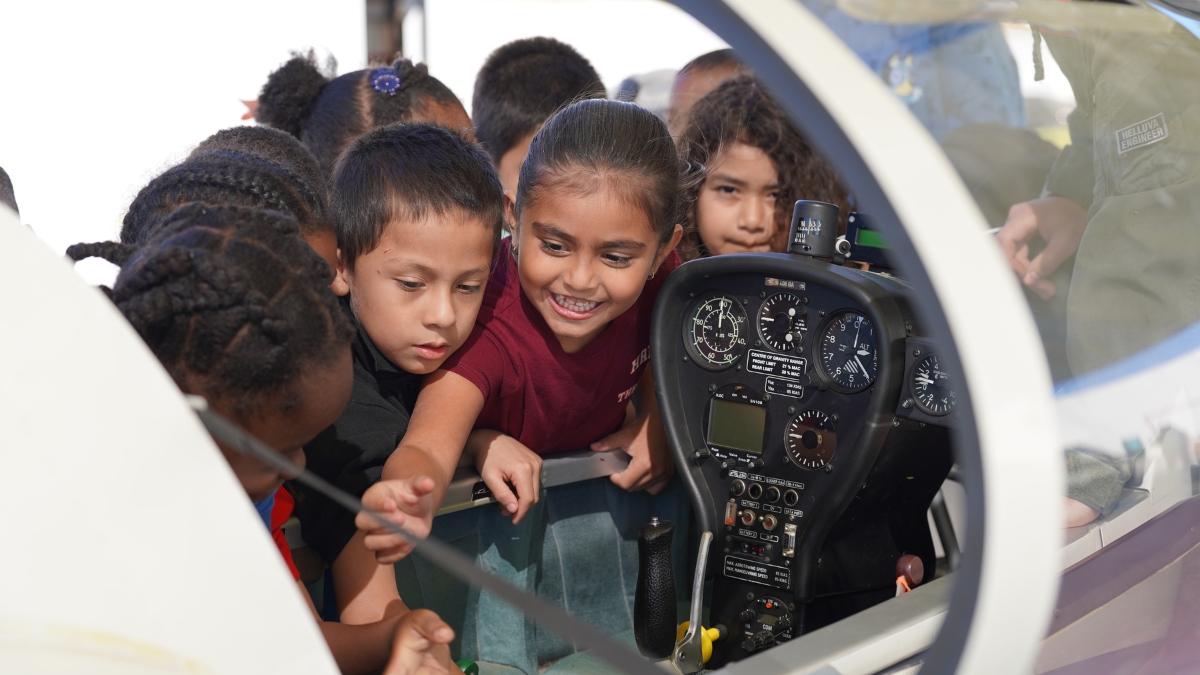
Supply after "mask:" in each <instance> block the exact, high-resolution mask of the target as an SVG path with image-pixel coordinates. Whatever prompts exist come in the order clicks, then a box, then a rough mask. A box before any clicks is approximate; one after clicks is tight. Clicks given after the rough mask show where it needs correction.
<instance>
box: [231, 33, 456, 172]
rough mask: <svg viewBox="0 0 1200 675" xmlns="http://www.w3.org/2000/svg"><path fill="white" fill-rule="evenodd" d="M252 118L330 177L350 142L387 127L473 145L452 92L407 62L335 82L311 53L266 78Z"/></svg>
mask: <svg viewBox="0 0 1200 675" xmlns="http://www.w3.org/2000/svg"><path fill="white" fill-rule="evenodd" d="M331 70H332V68H331ZM254 119H255V120H257V121H258V122H259V123H260V124H266V125H267V126H271V127H274V128H276V129H280V130H282V131H286V132H288V133H289V134H292V135H293V136H295V137H296V138H299V139H300V140H301V141H302V142H303V143H304V145H305V146H307V147H308V149H309V150H310V151H312V153H313V155H315V156H316V157H317V161H318V162H320V164H321V169H322V170H323V171H324V172H325V176H326V177H329V176H331V175H332V174H333V166H334V164H335V163H336V162H337V158H338V156H339V155H340V154H341V152H342V150H343V149H345V148H346V146H348V145H349V144H350V141H352V140H354V139H355V138H357V137H359V136H361V135H362V134H364V133H366V132H368V131H370V130H372V129H375V128H376V127H381V126H384V125H386V124H393V123H396V122H425V123H428V124H437V125H439V126H443V127H446V128H448V129H451V130H453V131H457V132H459V133H461V134H462V135H464V136H466V137H467V138H470V139H471V140H475V138H474V134H473V133H472V131H471V118H470V117H468V116H467V111H466V109H465V108H463V105H462V103H461V102H460V101H459V100H458V97H457V96H455V95H454V92H452V91H450V89H449V88H448V87H447V86H446V85H444V84H442V83H441V82H440V81H439V80H438V79H437V78H435V77H433V76H431V75H430V74H429V71H428V69H427V68H426V67H425V64H423V63H421V64H416V65H414V64H413V62H412V61H409V60H408V59H398V60H397V61H396V62H395V63H393V64H392V65H391V66H386V67H380V68H368V69H366V70H356V71H354V72H352V73H346V74H345V75H342V76H340V77H334V76H333V75H332V74H329V75H327V74H326V73H324V72H322V70H321V68H320V67H319V66H318V65H317V62H316V57H315V56H314V55H313V53H312V52H309V53H308V54H297V55H295V56H293V57H292V59H291V60H290V61H288V62H287V63H285V64H283V65H282V66H280V67H279V69H278V70H276V71H275V72H273V73H271V75H270V76H269V77H268V78H267V82H266V84H264V85H263V88H262V91H261V92H260V93H259V95H258V107H257V109H256V111H255V114H254Z"/></svg>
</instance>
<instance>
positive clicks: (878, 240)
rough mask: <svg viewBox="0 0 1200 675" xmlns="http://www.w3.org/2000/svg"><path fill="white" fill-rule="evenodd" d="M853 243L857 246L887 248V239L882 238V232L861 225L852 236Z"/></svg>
mask: <svg viewBox="0 0 1200 675" xmlns="http://www.w3.org/2000/svg"><path fill="white" fill-rule="evenodd" d="M854 243H855V244H858V245H859V246H869V247H871V248H888V243H887V239H884V238H883V235H882V234H879V233H878V232H876V231H875V230H868V229H864V228H861V227H860V228H859V229H858V234H857V235H855V237H854Z"/></svg>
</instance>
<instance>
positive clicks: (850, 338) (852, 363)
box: [817, 312, 879, 394]
mask: <svg viewBox="0 0 1200 675" xmlns="http://www.w3.org/2000/svg"><path fill="white" fill-rule="evenodd" d="M819 344H820V346H819V347H818V348H817V349H818V350H819V353H818V354H817V365H818V367H819V369H820V371H821V374H822V375H824V376H825V379H826V381H827V382H828V383H829V386H830V387H832V388H833V389H835V390H837V391H840V392H842V393H846V394H853V393H855V392H858V391H862V390H863V389H866V388H867V387H869V386H871V384H872V383H874V382H875V371H876V370H877V369H878V368H879V353H878V352H877V351H876V349H875V327H874V326H872V325H871V320H870V319H868V318H867V317H865V316H863V315H862V314H859V313H858V312H844V313H842V314H837V315H834V317H833V318H832V319H830V320H829V321H828V322H827V323H826V324H825V326H824V328H822V329H821V335H820V343H819Z"/></svg>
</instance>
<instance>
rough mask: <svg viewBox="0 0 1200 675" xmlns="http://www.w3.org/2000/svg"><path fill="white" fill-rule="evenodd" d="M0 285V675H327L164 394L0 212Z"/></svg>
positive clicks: (262, 532)
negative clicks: (2, 290) (67, 674)
mask: <svg viewBox="0 0 1200 675" xmlns="http://www.w3.org/2000/svg"><path fill="white" fill-rule="evenodd" d="M0 285H3V287H5V288H8V289H10V291H11V292H9V293H5V294H3V295H2V296H0V316H3V317H4V326H5V330H4V331H3V333H2V334H0V383H3V386H2V387H0V422H2V424H3V441H2V442H0V514H3V515H2V516H0V542H2V550H3V555H0V597H2V598H3V599H4V600H3V602H0V672H3V673H17V672H20V673H42V672H53V673H64V672H79V673H84V672H86V673H109V672H112V673H162V672H175V673H178V672H188V673H222V674H229V675H233V674H236V673H246V674H247V675H251V674H253V675H261V673H296V674H301V673H312V674H314V675H316V674H325V673H336V672H337V668H336V666H335V665H334V662H333V658H332V657H331V656H330V654H329V651H328V650H327V649H326V647H325V643H324V640H323V639H322V638H321V634H320V632H319V630H318V629H317V626H316V623H315V622H314V621H313V619H312V617H311V614H310V612H309V610H308V608H307V607H306V606H305V604H304V601H303V598H302V597H301V595H300V594H299V591H298V589H297V588H296V584H295V583H294V582H293V580H292V578H291V575H290V574H289V573H288V571H287V568H286V567H285V565H284V563H283V560H282V558H280V556H279V552H278V550H277V549H276V548H275V546H274V544H273V543H272V542H271V539H270V537H269V536H268V534H267V532H266V529H265V528H264V527H263V524H262V520H261V519H259V517H258V514H257V513H256V512H255V510H254V507H253V506H252V505H251V503H250V501H249V499H248V497H247V496H246V493H245V492H244V491H243V490H242V488H241V486H240V485H239V484H238V482H237V479H236V478H235V477H234V475H233V473H232V472H231V471H230V470H229V467H228V465H227V464H226V463H225V460H224V459H223V458H222V457H221V454H220V452H219V451H218V450H217V448H216V446H215V445H214V444H213V442H212V440H211V439H210V438H209V436H208V434H207V433H206V432H205V431H204V429H203V428H202V427H201V426H200V423H199V422H198V420H197V419H196V417H195V416H194V415H193V414H192V413H191V411H190V410H189V409H188V407H187V406H186V404H185V403H184V400H183V397H182V396H181V395H180V394H179V390H178V389H177V388H176V387H175V385H174V383H173V382H172V381H171V379H170V378H169V377H168V375H167V374H166V372H165V371H163V369H162V367H161V366H159V364H158V361H157V360H155V358H154V356H153V354H151V353H150V351H149V350H148V349H146V347H145V345H144V344H143V343H142V341H141V340H140V339H139V338H138V336H137V334H136V333H134V331H133V329H132V328H131V327H130V326H129V324H127V323H126V322H125V321H124V319H123V318H122V317H121V316H120V314H119V313H118V312H117V311H116V309H115V308H114V307H113V305H112V304H111V303H109V302H108V300H107V299H105V297H104V296H103V295H102V294H101V293H100V292H99V291H97V290H96V289H93V288H89V287H88V286H87V285H86V284H85V283H84V282H83V281H82V280H80V279H79V278H78V276H76V275H75V274H74V273H72V271H71V268H70V267H69V266H68V265H67V263H66V262H64V261H62V260H61V259H59V258H58V256H57V255H56V254H55V253H54V252H53V251H51V250H50V249H49V248H48V247H47V246H46V245H45V244H44V243H43V242H41V241H39V240H38V239H37V237H35V236H34V234H33V233H32V232H31V231H29V230H28V229H27V228H24V227H22V226H21V225H20V224H19V223H18V222H17V220H16V218H15V216H14V214H13V213H12V212H11V211H9V210H8V209H6V208H4V207H0Z"/></svg>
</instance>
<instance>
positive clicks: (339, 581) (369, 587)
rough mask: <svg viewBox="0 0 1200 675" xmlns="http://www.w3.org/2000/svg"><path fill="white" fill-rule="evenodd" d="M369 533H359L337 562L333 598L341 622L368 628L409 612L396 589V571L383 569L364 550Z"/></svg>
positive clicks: (333, 566)
mask: <svg viewBox="0 0 1200 675" xmlns="http://www.w3.org/2000/svg"><path fill="white" fill-rule="evenodd" d="M365 536H366V532H363V531H362V530H359V531H358V532H356V533H355V534H354V537H353V538H352V539H350V541H349V542H347V543H346V545H345V546H344V547H343V548H342V552H341V553H339V554H338V557H337V559H335V560H334V561H333V565H332V571H333V597H335V598H337V604H338V615H339V620H340V621H341V622H342V623H346V624H352V625H353V624H368V623H374V622H376V621H382V620H384V619H386V618H388V617H392V616H395V615H397V614H403V613H405V612H407V611H408V607H406V606H405V605H404V601H403V600H401V599H400V590H399V589H398V588H397V587H396V570H395V568H394V567H393V566H391V565H380V564H379V563H378V562H376V561H375V556H374V555H372V554H371V552H370V551H368V550H367V549H366V547H365V546H363V538H364V537H365Z"/></svg>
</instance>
